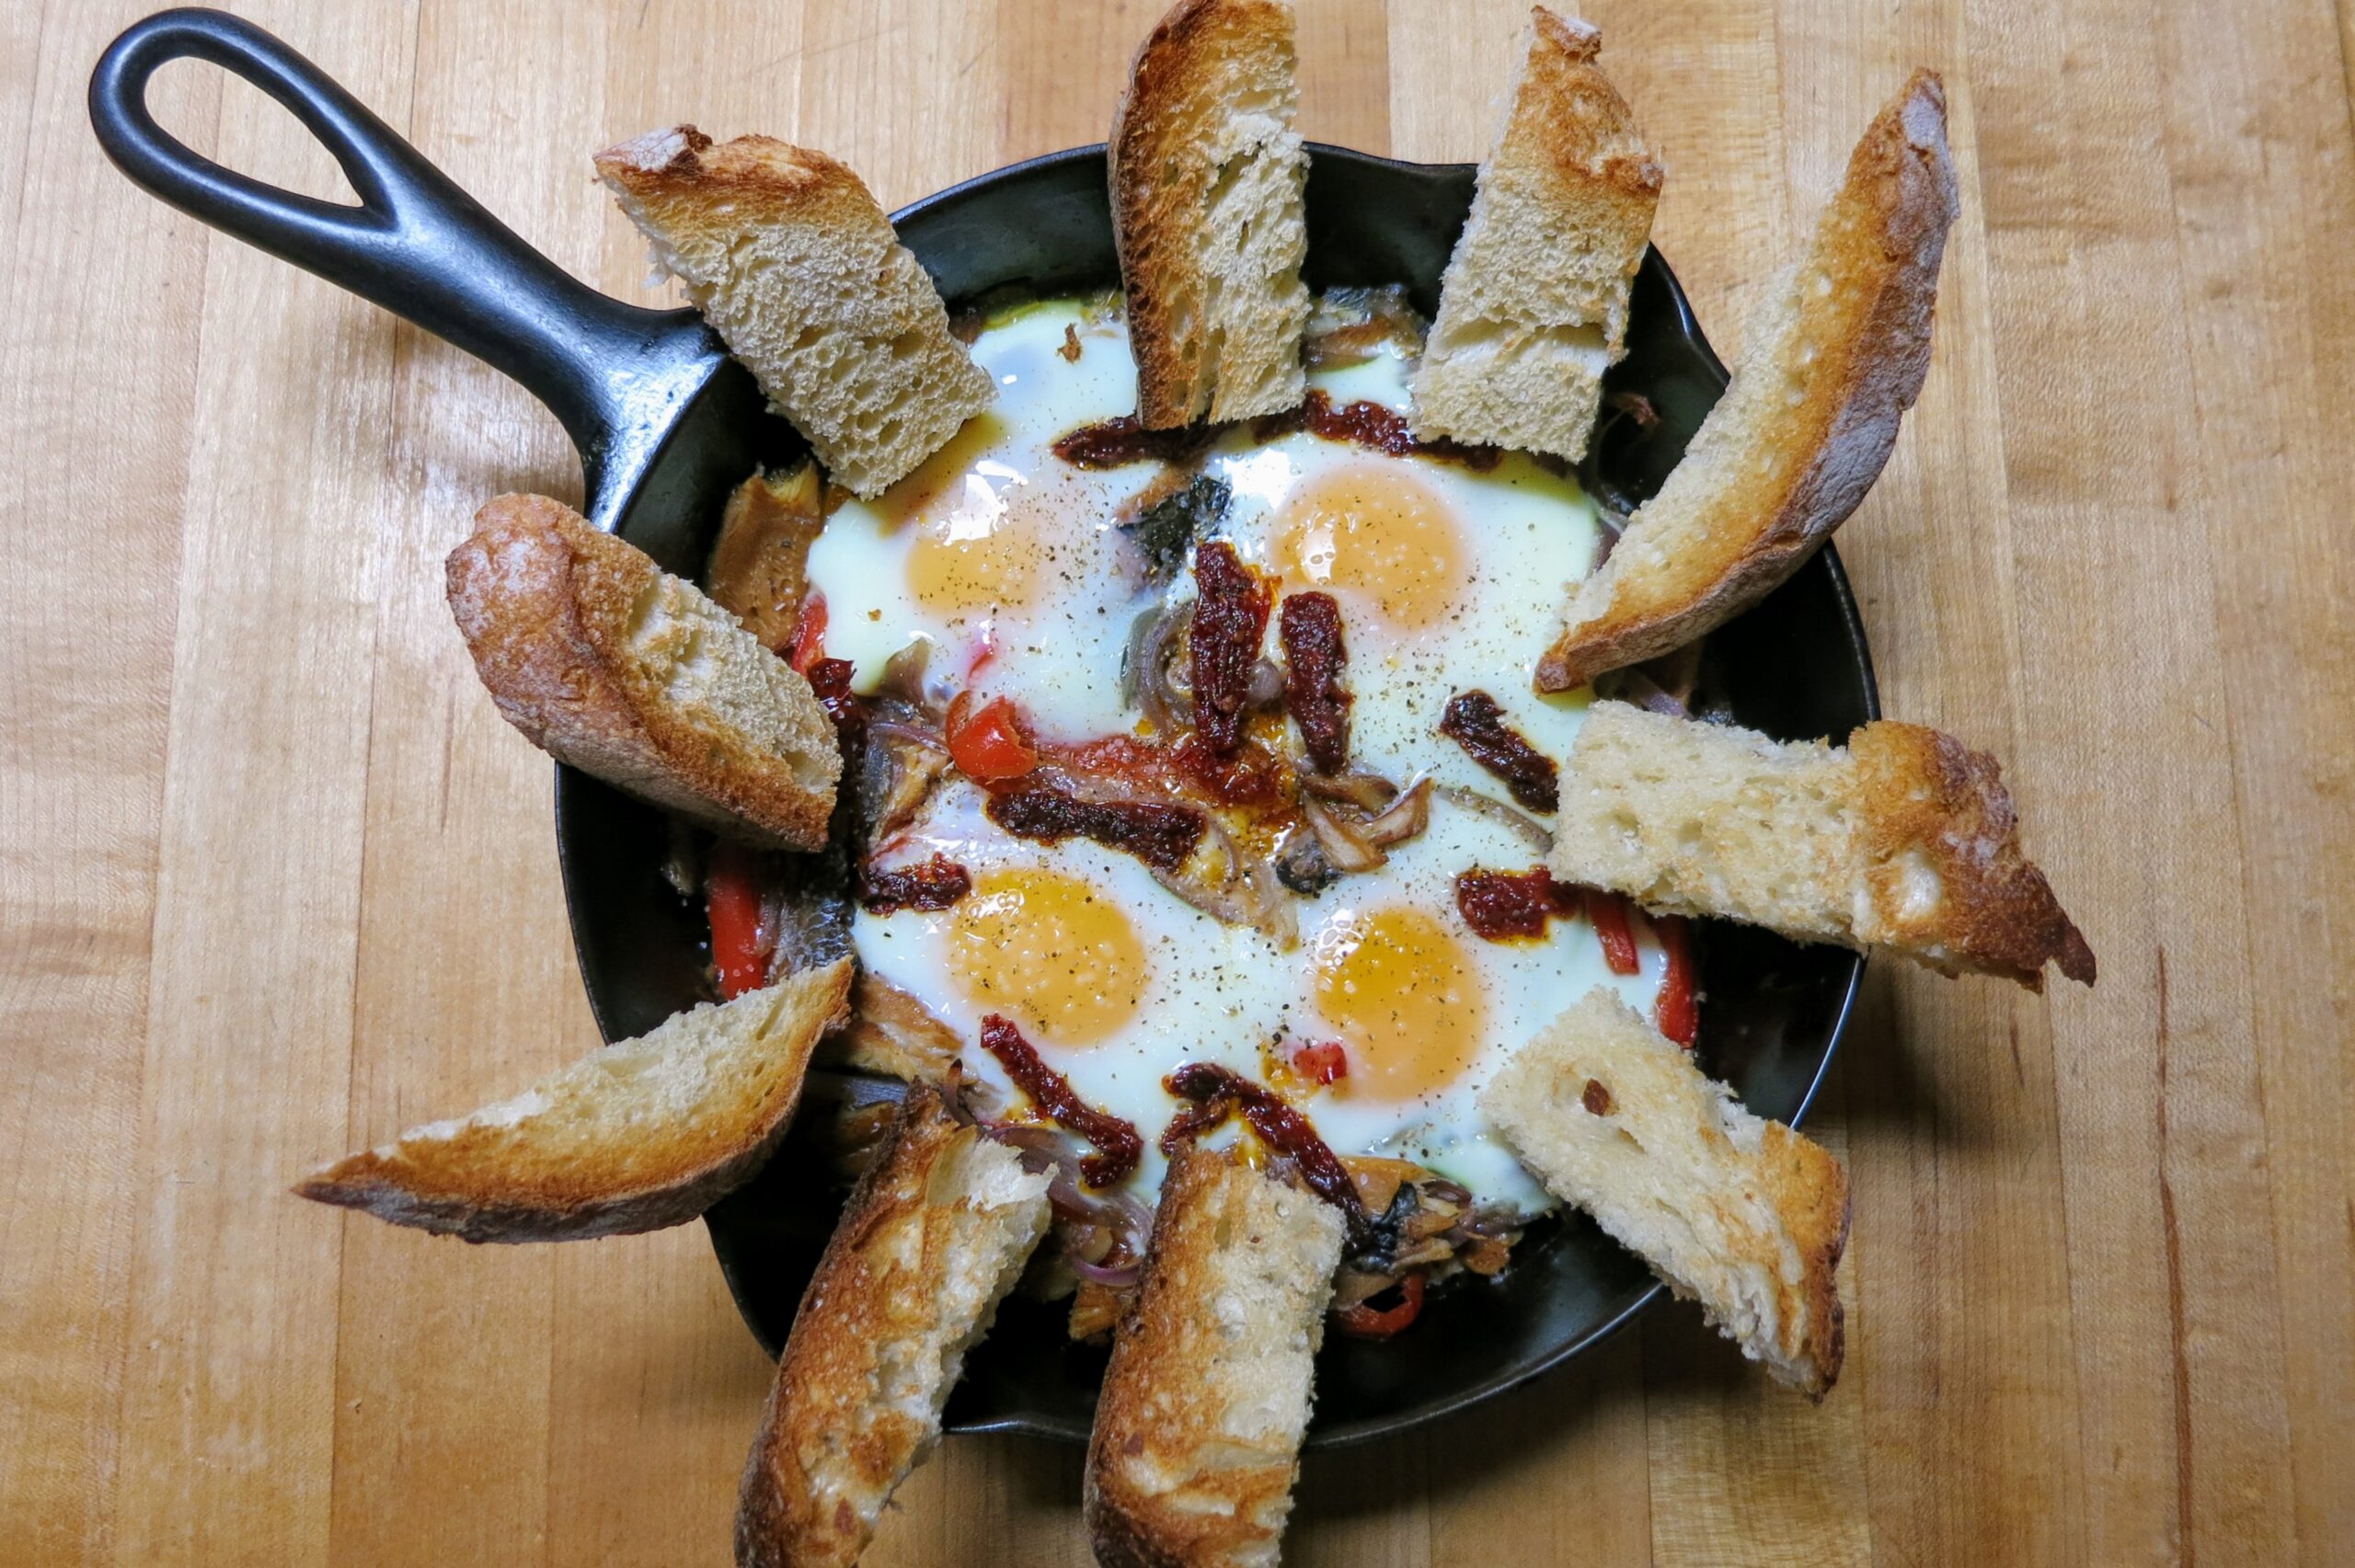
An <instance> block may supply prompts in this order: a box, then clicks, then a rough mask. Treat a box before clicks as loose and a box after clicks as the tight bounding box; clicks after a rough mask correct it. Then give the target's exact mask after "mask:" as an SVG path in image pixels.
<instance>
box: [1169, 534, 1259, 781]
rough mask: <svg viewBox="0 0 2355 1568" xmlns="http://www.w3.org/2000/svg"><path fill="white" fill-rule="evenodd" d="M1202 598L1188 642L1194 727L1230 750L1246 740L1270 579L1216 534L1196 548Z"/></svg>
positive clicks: (1221, 749) (1225, 752) (1222, 751)
mask: <svg viewBox="0 0 2355 1568" xmlns="http://www.w3.org/2000/svg"><path fill="white" fill-rule="evenodd" d="M1194 583H1195V586H1196V588H1197V589H1198V590H1199V593H1200V598H1199V599H1198V600H1197V601H1196V603H1195V605H1194V624H1193V626H1192V628H1191V629H1190V630H1189V632H1188V633H1187V642H1188V647H1189V651H1190V652H1191V653H1192V655H1193V659H1194V727H1195V728H1196V729H1197V730H1199V731H1200V733H1201V737H1202V739H1203V740H1204V741H1205V742H1207V743H1208V744H1209V746H1210V748H1211V750H1213V751H1215V752H1217V753H1218V754H1219V755H1220V756H1222V757H1226V756H1232V755H1234V753H1235V749H1236V748H1237V747H1239V746H1241V745H1242V744H1243V721H1244V719H1245V718H1246V717H1247V716H1248V715H1249V712H1250V704H1251V667H1252V666H1253V665H1255V664H1257V663H1258V661H1259V641H1260V639H1261V638H1262V637H1264V636H1266V635H1267V634H1268V585H1267V584H1266V583H1264V582H1262V581H1260V580H1259V578H1258V574H1257V573H1255V572H1253V571H1252V570H1251V569H1250V568H1249V567H1246V566H1245V565H1244V564H1243V563H1242V561H1241V560H1239V559H1238V558H1237V557H1236V556H1235V546H1234V545H1232V544H1227V543H1225V542H1224V541H1223V540H1214V541H1212V543H1210V544H1205V545H1203V546H1202V547H1201V548H1200V549H1199V550H1196V551H1195V552H1194Z"/></svg>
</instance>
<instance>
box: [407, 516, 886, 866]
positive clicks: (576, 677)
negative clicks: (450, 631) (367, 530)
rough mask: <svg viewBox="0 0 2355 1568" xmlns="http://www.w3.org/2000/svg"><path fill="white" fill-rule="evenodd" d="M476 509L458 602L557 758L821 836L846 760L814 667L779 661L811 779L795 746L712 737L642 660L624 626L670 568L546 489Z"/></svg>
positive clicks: (493, 684)
mask: <svg viewBox="0 0 2355 1568" xmlns="http://www.w3.org/2000/svg"><path fill="white" fill-rule="evenodd" d="M475 521H476V522H477V525H478V531H477V532H476V534H475V535H474V537H473V538H471V539H468V540H467V541H466V542H465V544H460V545H459V546H458V547H457V548H456V549H455V550H453V551H452V552H451V553H450V559H449V566H448V579H449V599H450V609H451V612H452V613H453V615H454V616H455V618H456V620H457V623H458V629H459V631H460V632H462V633H463V634H464V635H465V639H466V646H467V647H468V649H469V650H471V651H472V653H473V654H474V658H475V668H476V669H477V671H479V672H480V674H481V676H482V681H483V684H484V685H485V686H486V687H488V689H489V691H490V694H491V698H492V700H493V701H494V702H496V703H497V704H499V711H500V713H501V714H502V715H505V716H506V718H507V721H508V722H509V723H511V724H512V725H513V726H514V727H516V728H517V729H519V730H522V731H523V734H524V735H525V737H527V738H529V739H530V740H531V741H532V743H533V744H534V745H535V746H537V747H539V748H540V749H541V750H544V751H546V752H547V753H548V754H549V755H550V756H553V757H555V758H557V760H558V761H565V762H569V763H571V764H572V765H573V766H575V767H577V768H580V769H581V770H582V771H584V772H586V773H594V774H595V775H597V776H598V777H599V778H602V779H603V780H605V781H606V782H607V783H609V784H614V785H615V786H616V787H618V788H621V789H624V790H626V791H628V792H629V793H631V794H633V795H639V796H641V797H643V798H645V799H648V800H650V801H652V802H653V803H654V804H656V805H658V806H661V807H667V808H669V809H671V810H672V811H676V812H678V813H680V814H681V815H683V816H686V817H690V818H694V819H695V820H696V821H699V822H702V823H704V824H705V825H706V826H708V827H712V828H715V829H718V830H720V831H722V832H725V833H728V834H729V835H730V836H731V837H735V838H740V839H743V840H745V841H750V842H752V843H755V844H761V845H765V846H775V847H783V848H792V849H818V848H821V847H822V846H823V845H824V843H825V841H826V823H827V819H828V818H829V817H831V816H832V815H833V805H834V785H835V783H836V781H837V780H838V779H839V777H840V775H841V770H842V761H841V758H840V756H839V755H838V754H836V753H835V752H834V751H833V747H832V744H831V740H830V738H831V736H832V734H833V727H832V724H831V721H828V720H826V718H825V710H824V709H823V708H821V707H820V706H819V705H818V699H817V696H816V694H815V693H814V692H811V691H810V683H809V681H807V680H805V679H803V678H802V676H801V675H800V674H799V673H798V672H797V671H795V670H793V669H792V667H791V666H789V665H787V664H786V663H785V662H784V661H783V660H777V661H776V667H775V672H774V674H775V679H776V681H778V682H779V684H780V688H781V690H782V692H783V693H784V698H785V700H786V701H787V704H788V705H789V707H790V708H791V718H792V721H793V722H794V723H795V724H796V725H797V726H798V727H800V728H801V729H802V730H804V731H805V732H806V736H807V740H808V745H807V747H806V748H805V750H807V751H808V752H809V754H810V760H809V766H810V772H811V773H812V779H811V780H810V781H805V780H803V779H802V778H799V777H797V776H796V774H795V771H794V769H793V767H792V766H791V765H790V764H789V762H788V761H787V760H786V759H782V758H778V757H775V756H771V755H766V754H763V753H759V752H756V751H753V750H750V749H748V748H746V747H744V746H741V745H737V746H729V745H727V744H725V743H720V744H715V740H714V738H713V737H712V736H711V735H710V734H709V733H707V731H706V730H705V729H704V728H703V727H699V726H695V725H690V724H687V723H685V722H683V720H682V719H681V717H680V715H679V714H678V713H677V712H676V710H675V708H674V707H673V705H672V703H671V702H670V701H669V700H668V699H667V697H666V694H665V692H663V690H662V688H661V685H660V684H659V683H658V682H656V681H651V680H649V678H648V677H647V675H646V674H645V672H644V671H643V670H640V669H639V668H638V660H637V659H636V658H633V657H632V656H631V654H630V651H629V648H628V646H627V639H628V635H629V633H630V629H631V626H632V624H633V622H634V619H635V617H636V614H637V612H638V606H639V604H640V601H641V600H642V599H643V597H644V596H645V595H647V594H648V593H649V591H650V590H652V589H654V588H655V587H656V585H657V584H658V583H659V582H660V581H661V577H662V572H661V567H657V566H656V565H655V564H654V562H653V561H652V560H651V559H649V557H648V556H647V555H646V554H645V552H643V551H641V550H639V549H638V548H637V547H636V546H635V545H632V544H626V543H624V542H623V541H622V540H620V539H617V538H615V537H614V536H613V535H612V534H609V533H603V532H599V531H598V530H597V529H595V528H592V527H591V526H590V524H589V522H588V521H587V520H586V519H584V518H582V517H581V516H580V514H579V513H578V512H576V511H574V510H573V509H571V508H569V507H568V506H565V505H564V504H562V503H561V502H558V501H553V500H550V499H548V498H546V496H523V495H511V496H500V497H499V498H497V499H495V500H493V501H491V502H490V503H489V504H488V506H485V507H484V508H483V509H482V510H481V511H480V512H478V513H477V514H476V519H475ZM821 745H822V746H823V748H824V750H823V751H822V752H821V750H820V747H821ZM821 784H822V787H820V786H821Z"/></svg>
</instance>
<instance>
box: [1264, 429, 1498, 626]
mask: <svg viewBox="0 0 2355 1568" xmlns="http://www.w3.org/2000/svg"><path fill="white" fill-rule="evenodd" d="M1277 530H1278V534H1277V537H1278V545H1277V548H1278V549H1279V551H1281V555H1282V559H1283V566H1284V575H1285V576H1286V577H1287V578H1295V579H1304V580H1306V581H1308V582H1311V583H1314V584H1315V585H1316V586H1317V587H1319V588H1338V589H1348V590H1350V591H1351V592H1354V593H1356V594H1358V595H1360V596H1361V597H1363V598H1364V599H1366V600H1368V601H1372V603H1373V605H1374V607H1375V608H1376V609H1378V610H1379V611H1380V612H1382V614H1383V616H1384V618H1386V619H1387V620H1389V621H1390V622H1392V623H1393V624H1396V625H1398V626H1402V627H1405V628H1407V629H1408V630H1420V629H1422V628H1424V627H1427V626H1430V625H1434V624H1437V623H1438V622H1440V621H1441V620H1442V619H1444V618H1445V617H1446V616H1447V615H1449V614H1450V613H1451V612H1453V611H1454V610H1455V609H1456V608H1457V606H1458V605H1459V604H1460V603H1461V602H1462V601H1463V598H1464V595H1465V589H1466V588H1467V586H1468V585H1467V583H1466V581H1465V552H1464V538H1463V532H1462V531H1461V530H1460V529H1459V528H1458V527H1457V525H1456V521H1455V515H1454V513H1453V511H1452V510H1451V509H1449V507H1448V505H1447V503H1446V502H1445V501H1443V500H1442V499H1441V498H1439V496H1438V495H1437V494H1436V493H1435V492H1433V490H1432V489H1431V487H1430V486H1429V485H1427V484H1425V483H1424V482H1423V481H1422V480H1421V479H1419V478H1418V477H1417V476H1416V475H1414V474H1413V473H1412V472H1411V471H1409V470H1407V468H1406V467H1405V466H1403V465H1388V464H1369V463H1357V464H1350V465H1348V466H1347V467H1343V468H1337V469H1333V470H1331V471H1329V472H1327V473H1324V474H1320V475H1316V476H1315V478H1313V479H1310V480H1309V481H1308V482H1307V483H1306V484H1304V485H1303V486H1301V487H1300V488H1299V489H1297V490H1295V491H1294V492H1293V493H1292V496H1291V498H1289V499H1287V500H1286V501H1285V503H1284V507H1283V511H1282V515H1281V517H1280V518H1279V519H1278V521H1277Z"/></svg>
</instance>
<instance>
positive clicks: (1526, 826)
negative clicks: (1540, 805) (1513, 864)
mask: <svg viewBox="0 0 2355 1568" xmlns="http://www.w3.org/2000/svg"><path fill="white" fill-rule="evenodd" d="M1439 795H1440V798H1441V799H1442V800H1444V801H1446V802H1447V803H1448V804H1449V805H1450V806H1453V807H1456V808H1458V809H1459V810H1464V811H1469V812H1471V813H1473V814H1474V815H1475V816H1478V817H1486V818H1488V819H1489V820H1490V821H1492V822H1496V823H1499V824H1500V825H1502V826H1504V827H1507V828H1511V830H1513V831H1514V832H1516V833H1518V834H1520V835H1521V836H1522V840H1523V841H1525V842H1527V843H1528V845H1529V847H1530V848H1531V849H1533V850H1534V851H1536V852H1537V853H1539V854H1544V853H1545V852H1546V851H1547V850H1549V849H1551V848H1552V847H1553V845H1554V835H1553V834H1552V833H1551V832H1549V831H1548V830H1546V827H1545V823H1543V822H1540V821H1539V820H1538V819H1537V818H1534V817H1532V816H1530V815H1529V814H1528V813H1527V812H1524V811H1519V810H1515V809H1514V808H1513V807H1510V806H1507V805H1506V804H1505V803H1504V802H1503V801H1501V800H1492V799H1490V798H1489V797H1488V796H1487V795H1483V794H1481V793H1480V792H1479V791H1478V790H1476V789H1465V788H1463V787H1461V786H1460V785H1456V784H1442V785H1440V786H1439Z"/></svg>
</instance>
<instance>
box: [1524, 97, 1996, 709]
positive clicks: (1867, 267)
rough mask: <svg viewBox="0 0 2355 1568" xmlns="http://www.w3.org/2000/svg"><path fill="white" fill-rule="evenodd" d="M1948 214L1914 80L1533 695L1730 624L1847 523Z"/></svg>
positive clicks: (1921, 333) (1870, 474)
mask: <svg viewBox="0 0 2355 1568" xmlns="http://www.w3.org/2000/svg"><path fill="white" fill-rule="evenodd" d="M1956 201H1957V196H1956V192H1955V176H1954V160H1953V158H1952V156H1951V155H1949V154H1948V153H1947V100H1946V91H1945V89H1944V88H1943V87H1942V86H1940V85H1939V82H1938V78H1937V77H1936V75H1934V74H1931V73H1930V72H1927V71H1916V72H1915V73H1914V74H1913V79H1912V80H1911V81H1909V82H1907V83H1906V84H1905V88H1904V90H1903V91H1902V92H1901V93H1899V94H1898V95H1897V97H1894V98H1892V99H1891V100H1890V103H1889V105H1888V107H1887V108H1885V109H1882V110H1881V111H1880V114H1879V115H1878V117H1877V118H1876V119H1875V120H1873V122H1872V124H1871V126H1870V127H1868V128H1867V130H1866V132H1865V135H1864V140H1863V141H1861V142H1859V143H1856V150H1855V154H1854V155H1852V156H1851V157H1850V158H1849V160H1848V174H1847V177H1846V179H1845V180H1844V182H1843V183H1842V185H1841V187H1840V189H1839V191H1838V192H1837V193H1836V194H1834V195H1833V197H1832V202H1831V205H1830V206H1828V207H1826V208H1825V209H1824V211H1823V215H1822V217H1821V219H1820V220H1819V221H1818V223H1817V224H1816V230H1815V237H1814V240H1813V242H1812V243H1811V244H1810V246H1809V249H1808V253H1807V256H1806V258H1804V259H1803V260H1801V261H1800V262H1798V265H1796V266H1794V267H1792V268H1790V269H1786V270H1785V271H1783V272H1782V273H1780V274H1778V275H1777V276H1776V277H1775V280H1773V281H1772V282H1770V283H1769V284H1768V285H1767V288H1766V293H1765V296H1764V298H1763V300H1762V301H1761V302H1760V303H1759V306H1758V308H1757V310H1756V311H1755V312H1754V313H1753V314H1752V316H1751V319H1750V331H1749V336H1748V337H1747V338H1744V339H1743V341H1742V345H1741V357H1740V361H1738V362H1737V363H1736V365H1735V367H1734V372H1733V381H1732V383H1731V384H1730V385H1729V386H1728V387H1727V388H1726V391H1725V395H1724V396H1722V397H1720V398H1719V399H1717V406H1716V407H1714V408H1712V409H1711V410H1710V411H1709V417H1708V418H1706V419H1705V420H1703V421H1702V424H1701V429H1699V430H1698V431H1697V432H1695V433H1694V437H1693V441H1692V444H1691V445H1690V446H1689V447H1687V448H1686V449H1685V452H1684V457H1683V461H1682V462H1680V463H1679V464H1677V465H1676V467H1675V469H1674V471H1673V472H1671V474H1670V475H1669V476H1668V482H1667V483H1666V484H1664V485H1662V486H1660V494H1659V495H1657V496H1655V497H1653V498H1651V500H1649V501H1648V502H1647V503H1646V504H1645V505H1644V506H1642V507H1640V508H1638V509H1637V512H1636V514H1635V516H1634V517H1632V518H1630V519H1629V520H1628V521H1627V527H1626V532H1625V533H1623V534H1622V535H1621V536H1620V539H1619V542H1618V544H1617V545H1616V546H1615V547H1614V549H1613V550H1612V552H1611V556H1610V558H1609V559H1608V560H1606V561H1605V562H1604V563H1603V567H1602V569H1601V570H1599V571H1597V572H1596V573H1595V574H1594V575H1593V576H1591V577H1590V578H1587V579H1586V580H1585V581H1583V582H1581V583H1580V584H1579V585H1578V586H1577V587H1575V588H1574V589H1571V590H1570V598H1569V603H1568V608H1567V610H1566V611H1565V615H1564V623H1565V624H1564V627H1563V630H1562V633H1561V635H1560V636H1559V638H1558V639H1557V641H1556V642H1555V644H1554V646H1553V647H1552V648H1550V649H1549V650H1547V652H1546V653H1545V657H1544V658H1542V659H1541V660H1540V661H1539V663H1538V667H1537V685H1538V689H1539V690H1541V691H1546V692H1560V691H1567V690H1568V689H1569V688H1571V687H1573V686H1578V685H1581V684H1583V683H1585V682H1586V681H1591V680H1592V679H1594V677H1595V676H1597V675H1599V674H1601V673H1602V672H1603V671H1604V670H1617V669H1619V668H1621V667H1623V666H1625V665H1630V664H1636V663H1639V662H1641V661H1642V660H1644V659H1647V658H1654V657H1656V656H1658V655H1660V654H1663V653H1666V652H1668V651H1669V650H1671V648H1674V647H1679V646H1680V645H1682V644H1684V643H1688V642H1691V641H1692V640H1693V639H1694V638H1695V637H1698V636H1700V635H1702V634H1703V633H1705V632H1707V631H1708V630H1709V629H1710V628H1712V627H1714V626H1717V625H1721V624H1724V623H1725V622H1727V621H1729V620H1731V619H1732V618H1733V617H1734V616H1735V615H1737V614H1739V613H1740V612H1742V611H1743V610H1746V609H1748V608H1749V607H1750V606H1751V605H1752V604H1754V603H1756V602H1757V601H1759V600H1761V599H1763V598H1764V597H1765V596H1766V594H1767V592H1768V591H1769V590H1770V589H1773V588H1774V587H1775V585H1776V584H1777V583H1780V582H1781V581H1782V580H1783V579H1784V578H1787V577H1789V576H1790V575H1791V574H1792V573H1793V572H1795V571H1797V570H1798V568H1799V567H1800V566H1801V565H1802V564H1803V563H1805V561H1806V560H1807V558H1808V556H1809V555H1813V554H1814V553H1815V550H1816V548H1817V546H1819V545H1821V544H1822V543H1823V542H1824V540H1826V539H1827V538H1829V537H1831V534H1832V530H1833V529H1835V528H1837V527H1839V526H1840V525H1841V524H1842V523H1843V522H1845V521H1847V520H1848V514H1849V513H1851V512H1853V511H1855V509H1856V506H1857V503H1858V502H1860V501H1862V500H1863V499H1864V498H1865V492H1866V491H1867V490H1869V489H1870V488H1872V484H1873V481H1874V480H1876V479H1878V478H1879V477H1880V471H1881V465H1882V464H1885V463H1887V462H1888V461H1889V452H1890V446H1891V445H1893V444H1894V443H1895V442H1896V440H1897V426H1898V420H1899V419H1900V418H1901V416H1902V415H1903V414H1904V412H1905V410H1906V409H1908V408H1910V407H1912V406H1913V399H1914V398H1915V396H1916V395H1919V394H1920V392H1921V390H1922V378H1923V377H1924V375H1925V374H1927V373H1928V372H1929V367H1930V315H1931V308H1932V306H1933V305H1934V304H1935V303H1936V298H1937V290H1938V263H1939V260H1940V258H1942V257H1943V256H1944V255H1945V252H1946V239H1947V227H1948V225H1950V224H1951V223H1953V222H1954V216H1955V208H1956Z"/></svg>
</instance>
